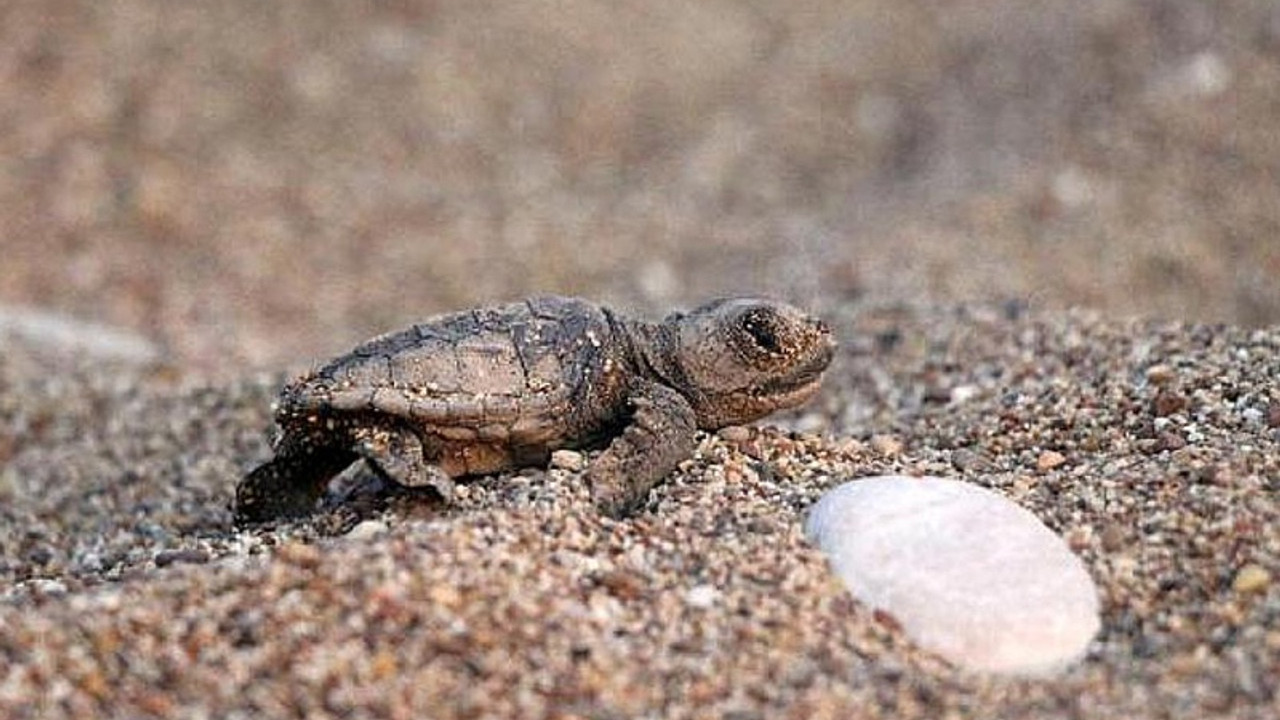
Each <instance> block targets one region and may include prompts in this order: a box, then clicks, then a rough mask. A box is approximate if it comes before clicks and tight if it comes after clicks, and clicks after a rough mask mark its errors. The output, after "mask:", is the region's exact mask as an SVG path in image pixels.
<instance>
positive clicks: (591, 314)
mask: <svg viewBox="0 0 1280 720" xmlns="http://www.w3.org/2000/svg"><path fill="white" fill-rule="evenodd" d="M834 351H835V343H834V341H833V339H832V337H831V331H830V330H829V329H828V328H827V326H826V325H825V324H824V323H823V322H822V321H821V320H818V319H816V318H813V317H810V316H809V315H806V314H805V313H803V312H801V311H800V310H798V309H796V308H794V307H791V306H789V305H785V304H783V303H779V302H774V301H770V300H761V299H753V298H735V299H725V300H717V301H714V302H711V303H708V304H706V305H703V306H702V307H699V308H697V309H696V310H693V311H692V312H689V313H674V314H672V315H670V316H668V317H667V318H666V319H664V320H663V321H661V322H658V323H652V322H644V321H641V320H635V319H631V318H627V317H623V316H621V315H619V314H617V313H615V312H614V311H612V310H610V309H608V308H605V307H601V306H599V305H595V304H593V303H590V302H587V301H584V300H578V299H572V298H562V297H540V298H534V299H530V300H527V301H525V302H518V303H513V304H510V305H504V306H500V307H493V308H481V309H476V310H470V311H465V312H458V313H453V314H450V315H443V316H439V317H436V318H432V319H430V320H427V321H426V322H424V323H422V324H419V325H414V326H413V327H410V328H408V329H405V330H402V331H400V332H395V333H391V334H387V335H383V336H380V337H377V338H374V339H372V340H369V341H368V342H366V343H364V344H362V345H360V346H359V347H357V348H355V349H354V350H352V351H351V352H350V353H347V354H346V355H343V356H341V357H338V358H337V359H335V360H333V361H332V362H330V363H329V364H328V365H326V366H324V367H323V368H321V369H320V370H318V371H315V372H312V373H311V374H309V375H307V376H305V377H303V378H301V379H299V380H297V381H295V382H293V383H291V384H289V385H287V386H286V387H285V388H284V390H283V391H281V394H280V399H279V403H278V405H277V409H276V421H277V423H278V424H279V425H280V430H281V434H280V437H279V439H278V440H277V442H276V444H275V458H274V459H272V460H271V461H270V462H267V463H266V464H264V465H262V466H260V467H259V468H257V469H256V470H254V471H253V472H251V473H249V475H248V476H246V477H245V478H244V480H242V481H241V482H240V485H239V487H237V488H236V501H235V516H236V523H237V524H239V525H247V524H253V523H260V522H265V521H269V520H273V519H276V518H281V517H297V516H302V515H306V514H308V513H310V512H312V511H313V509H314V508H315V506H316V504H317V501H318V500H319V499H320V497H321V496H322V495H323V494H324V491H325V489H326V487H327V486H328V482H329V480H330V479H331V478H333V477H334V476H335V475H336V474H338V473H339V472H341V471H342V470H343V469H344V468H346V467H347V466H348V465H350V464H351V463H353V462H355V461H356V460H359V459H362V458H363V459H364V460H366V461H368V463H369V464H370V465H371V466H372V467H373V468H374V470H375V471H376V472H378V473H379V474H380V475H382V476H383V477H384V478H388V479H390V480H394V481H395V482H397V483H400V484H401V485H404V486H408V487H422V486H431V487H434V488H435V489H436V490H438V491H439V492H440V494H441V495H443V496H444V497H445V498H449V497H451V495H452V491H453V478H456V477H462V476H467V475H483V474H487V473H494V472H498V471H500V470H505V469H509V468H514V467H521V466H527V465H543V464H546V463H547V461H548V458H549V456H550V454H551V451H552V450H556V449H559V448H592V447H598V446H605V445H607V449H606V450H605V451H604V452H603V453H601V454H600V455H599V457H597V458H596V459H595V460H594V462H592V463H591V464H590V466H589V467H588V468H587V471H586V472H587V479H588V481H589V483H590V486H591V494H592V497H593V499H594V501H595V503H596V505H597V506H598V507H599V508H600V509H601V510H602V511H604V512H605V513H608V514H610V515H613V516H621V515H625V514H626V513H628V512H630V511H632V510H634V509H635V508H636V506H638V505H639V504H640V503H642V502H643V501H644V498H645V496H646V495H647V493H648V491H649V490H650V489H651V488H652V487H653V486H654V485H656V484H657V483H658V482H659V481H661V480H662V478H664V477H665V476H666V475H667V474H668V473H670V472H671V471H672V470H673V469H674V468H675V467H676V465H677V464H679V463H680V461H682V460H684V459H686V458H688V457H690V456H691V455H692V454H693V449H694V433H695V431H696V430H697V429H699V428H701V429H703V430H714V429H717V428H721V427H725V426H727V425H735V424H739V423H745V422H750V421H753V420H756V419H758V418H761V417H764V416H765V415H768V414H769V413H771V412H773V411H775V410H780V409H783V408H789V407H793V406H795V405H799V404H800V403H802V402H804V401H805V400H807V399H809V398H810V397H811V396H812V395H813V394H814V393H815V392H816V391H817V389H818V385H819V383H820V382H821V379H822V373H823V371H824V370H826V368H827V365H828V364H829V363H830V362H831V357H832V355H833V354H834Z"/></svg>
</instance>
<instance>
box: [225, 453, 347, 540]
mask: <svg viewBox="0 0 1280 720" xmlns="http://www.w3.org/2000/svg"><path fill="white" fill-rule="evenodd" d="M358 459H359V456H358V455H356V454H355V453H353V452H351V451H350V450H346V449H341V448H314V449H312V450H311V451H310V452H308V453H299V454H280V455H277V456H276V458H275V459H274V460H271V461H270V462H266V463H263V464H262V465H260V466H258V468H257V469H255V470H254V471H253V472H251V473H249V474H248V475H246V476H245V477H244V479H243V480H241V481H240V484H239V485H237V486H236V502H235V524H236V527H246V526H250V525H260V524H262V523H266V522H270V521H272V520H281V519H287V518H298V517H305V516H307V515H310V514H311V513H312V512H314V511H315V509H316V502H317V501H318V500H319V499H320V498H321V496H323V495H324V492H325V488H327V487H328V484H329V480H330V479H332V478H333V476H334V475H337V474H338V473H339V472H341V471H342V470H343V469H344V468H346V467H347V466H348V465H350V464H351V463H353V462H355V461H356V460H358Z"/></svg>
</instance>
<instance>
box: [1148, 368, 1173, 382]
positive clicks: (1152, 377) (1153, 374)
mask: <svg viewBox="0 0 1280 720" xmlns="http://www.w3.org/2000/svg"><path fill="white" fill-rule="evenodd" d="M1177 377H1178V375H1177V373H1175V372H1174V370H1173V368H1171V367H1169V366H1168V365H1152V366H1151V367H1149V368H1147V382H1149V383H1151V384H1152V385H1168V384H1169V383H1171V382H1173V381H1174V380H1175V379H1176V378H1177Z"/></svg>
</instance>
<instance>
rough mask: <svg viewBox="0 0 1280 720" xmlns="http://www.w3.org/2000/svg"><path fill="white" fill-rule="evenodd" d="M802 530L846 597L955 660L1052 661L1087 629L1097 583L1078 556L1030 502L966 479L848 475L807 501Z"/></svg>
mask: <svg viewBox="0 0 1280 720" xmlns="http://www.w3.org/2000/svg"><path fill="white" fill-rule="evenodd" d="M805 534H806V535H807V536H808V537H809V539H810V541H812V542H813V543H814V544H816V545H817V546H818V547H819V548H821V549H822V550H823V551H825V552H826V553H827V555H828V556H829V557H830V561H831V565H832V567H833V568H834V570H835V572H836V574H837V575H839V577H840V579H841V580H843V581H844V584H845V585H846V586H847V587H848V588H849V590H850V591H851V592H852V593H853V595H854V597H856V598H857V599H858V600H860V601H861V602H863V603H865V604H866V605H869V606H871V607H872V608H875V609H878V610H881V611H884V612H887V613H889V614H890V615H892V616H893V617H894V618H895V619H896V620H897V621H898V622H899V623H900V624H901V625H902V628H903V630H904V631H905V632H906V633H907V635H908V636H909V637H910V638H911V639H912V640H913V641H914V642H916V643H917V644H919V645H920V646H921V647H923V648H926V649H928V650H930V651H932V652H935V653H937V654H938V655H941V656H942V657H944V658H946V659H947V660H949V661H951V662H953V663H955V664H957V665H960V666H962V667H966V668H969V669H973V670H981V671H988V672H1004V673H1014V674H1024V675H1038V674H1045V673H1049V672H1053V671H1055V670H1059V669H1061V668H1064V667H1065V666H1067V665H1068V664H1070V663H1071V662H1073V661H1075V660H1078V659H1079V658H1080V657H1081V656H1082V655H1083V654H1084V652H1085V650H1086V649H1087V648H1088V645H1089V641H1090V640H1092V639H1093V636H1094V635H1095V634H1096V633H1097V632H1098V628H1099V624H1100V622H1099V617H1098V593H1097V589H1096V587H1095V586H1094V583H1093V580H1092V578H1090V577H1089V573H1088V572H1087V571H1086V570H1085V568H1084V564H1083V563H1081V562H1080V559H1079V558H1077V557H1076V556H1075V555H1073V554H1072V553H1071V551H1070V550H1069V549H1068V548H1067V545H1066V543H1065V542H1063V541H1062V539H1061V538H1059V537H1058V536H1057V535H1056V534H1054V532H1053V531H1052V530H1050V529H1049V528H1047V527H1045V526H1044V524H1043V523H1041V522H1040V521H1039V520H1038V519H1037V518H1036V517H1035V516H1034V515H1032V514H1031V513H1030V512H1028V511H1027V510H1025V509H1023V508H1021V507H1019V506H1018V505H1016V504H1015V503H1013V502H1011V501H1010V500H1008V499H1006V498H1004V497H1003V496H1001V495H999V494H997V493H995V492H992V491H990V490H986V489H984V488H981V487H978V486H976V485H971V484H969V483H964V482H960V481H957V480H947V479H944V478H913V477H904V476H896V475H889V476H882V477H872V478H865V479H861V480H855V481H853V482H848V483H845V484H844V485H841V486H839V487H837V488H835V489H833V490H831V491H829V492H828V493H827V494H826V495H824V496H822V498H821V499H820V500H818V502H817V503H815V504H814V506H813V507H812V508H811V509H810V511H809V516H808V519H807V521H806V522H805Z"/></svg>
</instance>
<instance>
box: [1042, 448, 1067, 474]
mask: <svg viewBox="0 0 1280 720" xmlns="http://www.w3.org/2000/svg"><path fill="white" fill-rule="evenodd" d="M1066 461H1067V456H1066V455H1063V454H1062V453H1060V452H1057V451H1056V450H1045V451H1044V452H1042V453H1040V457H1038V458H1036V468H1037V469H1038V470H1040V472H1047V471H1049V470H1052V469H1054V468H1056V467H1059V466H1060V465H1062V464H1063V463H1065V462H1066Z"/></svg>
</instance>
